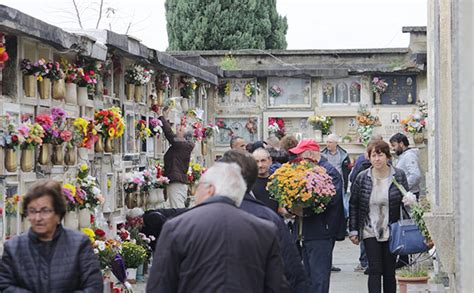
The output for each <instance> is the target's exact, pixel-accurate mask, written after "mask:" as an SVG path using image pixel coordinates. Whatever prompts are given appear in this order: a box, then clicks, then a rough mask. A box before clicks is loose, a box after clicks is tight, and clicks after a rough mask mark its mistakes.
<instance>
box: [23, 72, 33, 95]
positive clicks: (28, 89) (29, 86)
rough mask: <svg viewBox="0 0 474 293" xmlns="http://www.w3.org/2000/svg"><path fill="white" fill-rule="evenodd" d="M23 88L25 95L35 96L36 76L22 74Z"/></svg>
mask: <svg viewBox="0 0 474 293" xmlns="http://www.w3.org/2000/svg"><path fill="white" fill-rule="evenodd" d="M23 90H24V91H25V96H26V97H35V96H36V76H34V75H23Z"/></svg>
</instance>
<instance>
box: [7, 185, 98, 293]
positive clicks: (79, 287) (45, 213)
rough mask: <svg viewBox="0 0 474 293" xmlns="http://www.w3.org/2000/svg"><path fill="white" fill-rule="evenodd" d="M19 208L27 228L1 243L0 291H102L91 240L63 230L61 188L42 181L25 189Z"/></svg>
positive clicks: (60, 292) (38, 292)
mask: <svg viewBox="0 0 474 293" xmlns="http://www.w3.org/2000/svg"><path fill="white" fill-rule="evenodd" d="M23 210H24V213H25V214H26V216H27V217H28V220H29V221H30V223H31V229H30V230H29V231H28V232H27V233H24V234H22V235H19V236H16V237H13V238H12V239H10V240H8V241H6V242H5V247H4V251H3V256H2V261H1V262H0V291H1V292H37V293H49V292H58V293H66V292H90V293H96V292H102V291H103V283H102V274H101V273H100V265H99V259H98V258H97V256H95V255H94V251H93V250H92V245H91V242H90V241H89V238H88V237H87V236H86V235H85V234H83V233H80V232H77V231H73V230H69V229H64V228H63V227H62V225H61V220H62V218H63V217H64V215H65V214H66V201H65V199H64V195H63V193H62V191H61V185H60V184H59V182H57V181H54V180H43V181H40V182H38V183H36V184H35V185H34V186H32V187H31V189H30V190H28V192H27V194H26V196H25V198H24V201H23Z"/></svg>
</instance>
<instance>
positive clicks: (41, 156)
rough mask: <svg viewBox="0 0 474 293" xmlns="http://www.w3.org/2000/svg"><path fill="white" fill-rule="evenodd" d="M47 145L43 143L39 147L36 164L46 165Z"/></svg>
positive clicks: (47, 161) (47, 157) (47, 156)
mask: <svg viewBox="0 0 474 293" xmlns="http://www.w3.org/2000/svg"><path fill="white" fill-rule="evenodd" d="M49 146H50V144H49V143H43V144H42V145H41V146H40V150H39V156H38V163H39V164H40V165H47V164H48V163H49Z"/></svg>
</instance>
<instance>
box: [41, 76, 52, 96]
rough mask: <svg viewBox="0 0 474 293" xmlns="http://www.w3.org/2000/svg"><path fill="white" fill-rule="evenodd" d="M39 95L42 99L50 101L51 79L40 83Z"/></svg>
mask: <svg viewBox="0 0 474 293" xmlns="http://www.w3.org/2000/svg"><path fill="white" fill-rule="evenodd" d="M39 93H40V98H41V99H43V100H45V99H49V96H50V94H51V79H49V78H43V80H41V81H39Z"/></svg>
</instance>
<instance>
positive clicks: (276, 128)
mask: <svg viewBox="0 0 474 293" xmlns="http://www.w3.org/2000/svg"><path fill="white" fill-rule="evenodd" d="M268 132H269V133H270V134H273V135H275V136H276V137H278V138H282V137H283V136H285V121H284V120H283V119H281V118H268Z"/></svg>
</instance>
